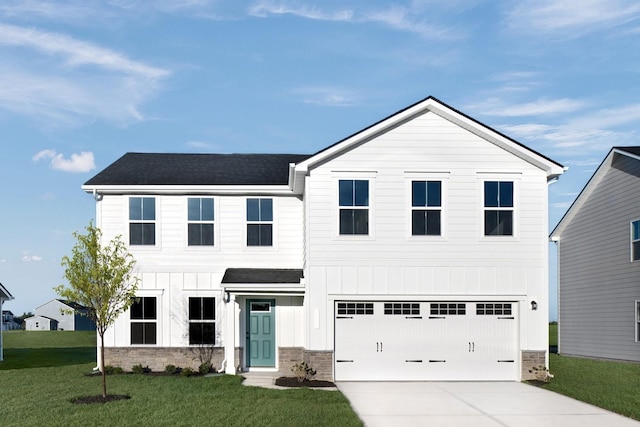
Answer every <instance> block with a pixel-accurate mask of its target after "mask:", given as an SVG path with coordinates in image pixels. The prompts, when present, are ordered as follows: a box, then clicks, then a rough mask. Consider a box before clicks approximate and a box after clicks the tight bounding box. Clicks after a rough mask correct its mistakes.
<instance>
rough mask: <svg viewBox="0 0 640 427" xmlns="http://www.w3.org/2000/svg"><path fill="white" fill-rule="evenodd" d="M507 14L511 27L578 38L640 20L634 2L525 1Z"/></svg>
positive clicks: (620, 0) (613, 0) (637, 8)
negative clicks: (588, 33)
mask: <svg viewBox="0 0 640 427" xmlns="http://www.w3.org/2000/svg"><path fill="white" fill-rule="evenodd" d="M514 5H515V6H514V7H513V9H511V10H510V11H508V12H507V19H508V21H509V25H510V26H511V27H512V28H517V29H518V30H525V31H535V32H540V31H542V32H558V31H565V34H566V36H568V37H575V36H579V35H581V34H583V33H586V32H590V31H594V30H598V29H601V28H612V27H617V26H620V25H624V24H627V23H629V22H631V21H633V20H636V19H638V17H640V4H639V3H638V2H637V1H635V0H581V1H565V0H525V1H522V0H520V1H517V2H514Z"/></svg>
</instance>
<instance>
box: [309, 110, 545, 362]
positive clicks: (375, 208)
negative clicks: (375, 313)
mask: <svg viewBox="0 0 640 427" xmlns="http://www.w3.org/2000/svg"><path fill="white" fill-rule="evenodd" d="M420 174H425V175H420ZM430 174H432V175H430ZM359 177H366V178H364V179H369V181H370V189H369V192H370V193H369V198H370V207H369V209H370V224H369V235H368V236H339V233H338V209H339V208H338V197H337V186H338V180H339V179H362V178H359ZM412 177H415V178H413V179H420V180H423V179H426V180H429V179H441V180H442V181H443V197H442V204H443V214H442V230H443V236H442V237H424V236H411V216H410V209H411V191H410V185H411V180H412ZM485 179H489V180H513V181H514V183H515V209H514V211H515V220H514V224H515V236H513V237H511V236H505V237H501V236H493V237H485V236H484V231H483V211H482V207H483V180H485ZM547 185H548V184H547V181H546V175H545V173H544V172H543V171H542V170H540V169H538V168H537V167H535V166H533V165H531V164H529V163H527V162H525V161H524V160H521V159H520V158H518V157H517V156H515V155H514V154H512V153H509V152H507V151H505V150H503V149H501V148H499V147H497V146H496V145H494V144H492V143H490V142H488V141H486V140H484V139H482V138H480V137H479V136H477V135H475V134H473V133H471V132H469V131H467V130H465V129H463V128H461V127H459V126H457V125H455V124H453V123H451V122H449V121H448V120H445V119H443V118H441V117H440V116H438V115H436V114H434V113H426V114H423V115H421V116H418V117H416V118H414V119H412V120H410V121H408V122H405V123H403V124H401V125H399V126H398V127H396V128H394V129H391V130H390V131H388V132H386V133H384V134H382V135H379V136H377V137H376V138H374V139H372V140H369V141H367V142H366V143H364V144H363V145H361V146H359V147H356V148H354V149H353V150H351V151H349V152H347V153H344V154H342V155H340V156H339V157H337V158H335V159H332V160H330V161H328V162H326V163H325V164H322V165H320V166H318V167H316V168H314V169H312V170H311V171H310V173H309V176H308V177H307V189H306V198H305V203H306V206H305V207H306V209H307V221H308V224H307V234H306V245H307V269H308V272H309V273H308V281H309V283H308V286H307V289H308V294H307V295H308V298H309V307H310V311H311V312H316V313H317V314H316V315H317V316H319V317H320V322H319V325H320V326H317V325H316V327H314V325H310V333H309V336H310V347H311V348H312V349H332V348H333V320H334V319H333V316H332V314H333V307H331V300H334V299H339V298H342V299H345V298H349V297H353V298H356V299H365V298H372V299H383V298H388V299H396V300H397V299H402V298H406V299H421V300H429V299H430V298H433V299H438V298H440V299H442V298H447V297H451V298H457V299H459V300H474V299H487V298H491V297H495V298H496V299H502V300H513V301H516V302H519V303H520V304H521V306H520V307H521V309H520V311H521V312H522V313H523V314H522V316H521V323H520V344H521V347H522V348H523V349H536V350H545V349H546V348H547V333H546V331H545V330H542V329H541V328H540V327H538V325H542V326H544V325H545V324H546V321H545V320H543V321H540V319H543V318H545V317H546V315H547V314H546V313H547V307H546V306H547V301H548V289H547V287H548V286H547V285H548V278H547V276H548V265H547V264H548V254H547V233H548V219H547V205H548V202H547ZM527 295H528V296H533V297H534V298H536V300H537V302H538V303H539V306H540V307H541V309H540V310H538V311H535V312H534V311H531V310H530V309H528V310H527V309H526V308H527V307H526V305H528V303H529V301H527V300H526V299H527ZM529 320H530V321H529ZM534 325H535V326H534Z"/></svg>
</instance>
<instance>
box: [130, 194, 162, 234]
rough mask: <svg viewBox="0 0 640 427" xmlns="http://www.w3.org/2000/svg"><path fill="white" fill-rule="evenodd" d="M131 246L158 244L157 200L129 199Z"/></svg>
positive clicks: (148, 198)
mask: <svg viewBox="0 0 640 427" xmlns="http://www.w3.org/2000/svg"><path fill="white" fill-rule="evenodd" d="M129 244H130V245H155V244H156V199H155V198H153V197H131V198H130V199H129Z"/></svg>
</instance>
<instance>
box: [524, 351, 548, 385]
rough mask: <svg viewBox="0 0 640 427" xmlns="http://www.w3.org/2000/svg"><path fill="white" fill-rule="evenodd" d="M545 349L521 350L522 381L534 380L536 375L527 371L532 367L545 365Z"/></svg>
mask: <svg viewBox="0 0 640 427" xmlns="http://www.w3.org/2000/svg"><path fill="white" fill-rule="evenodd" d="M546 356H547V352H546V351H530V350H523V351H522V381H526V380H535V379H536V377H535V375H534V374H533V373H532V372H529V371H530V370H531V369H532V368H534V367H538V366H544V367H546V368H548V366H546Z"/></svg>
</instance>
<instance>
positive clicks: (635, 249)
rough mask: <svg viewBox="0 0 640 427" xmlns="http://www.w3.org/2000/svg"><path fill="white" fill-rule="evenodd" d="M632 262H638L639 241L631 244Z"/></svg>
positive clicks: (639, 257) (639, 252)
mask: <svg viewBox="0 0 640 427" xmlns="http://www.w3.org/2000/svg"><path fill="white" fill-rule="evenodd" d="M633 260H634V261H638V260H640V241H639V242H633Z"/></svg>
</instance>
